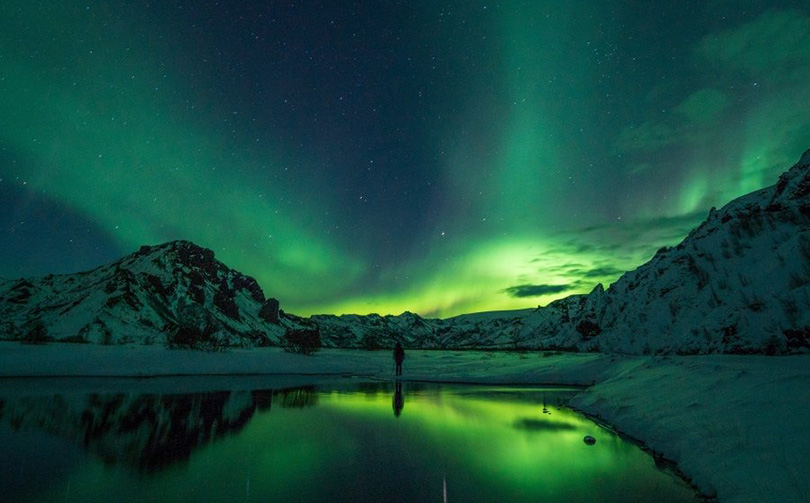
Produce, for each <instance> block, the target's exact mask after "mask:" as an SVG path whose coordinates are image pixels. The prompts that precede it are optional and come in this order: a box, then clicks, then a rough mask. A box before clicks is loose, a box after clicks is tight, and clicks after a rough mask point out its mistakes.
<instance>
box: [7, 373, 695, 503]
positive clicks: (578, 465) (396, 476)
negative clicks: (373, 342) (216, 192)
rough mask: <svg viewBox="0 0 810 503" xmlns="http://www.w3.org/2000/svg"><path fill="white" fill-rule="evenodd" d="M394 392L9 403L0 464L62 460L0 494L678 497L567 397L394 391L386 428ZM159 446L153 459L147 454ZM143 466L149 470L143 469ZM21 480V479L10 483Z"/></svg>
mask: <svg viewBox="0 0 810 503" xmlns="http://www.w3.org/2000/svg"><path fill="white" fill-rule="evenodd" d="M394 391H395V390H394V387H393V386H392V385H390V384H387V383H380V384H371V385H364V386H360V387H353V388H351V389H336V390H328V391H320V390H316V389H314V388H301V389H295V390H285V391H283V392H278V391H276V392H273V391H263V392H255V391H254V392H233V393H229V392H220V393H205V394H191V395H165V396H160V395H120V394H118V395H88V396H85V397H68V398H65V397H47V398H42V397H41V398H39V399H33V398H25V399H19V398H18V399H14V400H9V401H6V402H4V406H3V408H2V409H0V411H2V416H1V417H2V424H3V425H4V426H5V425H7V424H11V425H12V427H13V429H16V430H18V431H21V432H22V433H13V434H12V433H10V432H9V431H8V429H7V428H2V429H0V440H4V442H3V445H9V446H11V447H9V448H10V449H14V446H15V445H17V446H18V447H17V450H16V451H5V449H4V450H3V451H4V452H3V455H2V457H1V458H0V467H2V464H6V463H9V459H10V458H12V457H13V458H15V459H16V458H19V459H20V460H22V461H21V463H22V464H23V465H26V464H27V465H28V466H37V462H36V460H37V458H38V457H42V456H47V454H46V453H44V452H43V451H45V450H52V449H56V450H62V451H65V452H66V455H65V456H63V457H62V458H61V464H60V461H59V460H53V459H51V460H50V461H49V462H50V463H56V464H57V465H59V466H57V467H55V469H53V470H49V476H48V477H47V478H48V480H47V483H42V482H41V481H40V478H39V476H40V475H41V474H39V473H35V472H30V471H29V472H25V471H20V473H19V474H16V473H15V474H14V475H15V476H14V477H11V478H9V477H6V476H5V475H9V474H10V473H11V471H10V470H6V469H5V468H3V473H2V474H3V475H4V477H3V480H4V482H3V483H2V484H0V486H7V487H0V489H3V490H4V494H9V493H10V494H12V495H14V494H15V493H14V491H17V492H18V494H17V495H18V496H20V497H21V499H25V498H24V497H23V496H25V497H28V496H29V495H33V499H35V500H43V501H44V500H55V499H60V498H62V499H64V497H65V491H66V490H69V491H70V493H71V496H70V499H71V500H81V501H101V500H105V499H107V498H110V497H112V495H114V496H115V499H116V500H119V501H127V500H132V501H136V500H137V501H140V500H148V499H150V498H151V499H154V498H155V497H156V495H160V499H161V500H162V501H188V500H199V499H201V498H204V499H206V500H223V501H224V500H232V499H246V500H251V499H253V500H266V499H268V498H270V499H273V500H280V501H335V500H336V499H337V500H351V501H364V500H365V501H396V500H402V501H426V500H428V499H436V498H441V496H440V494H441V493H442V491H444V490H446V491H447V494H448V500H451V501H452V500H455V501H470V500H475V501H521V500H532V501H536V500H538V499H545V500H548V499H552V500H563V499H565V500H567V501H569V500H573V501H577V500H584V499H589V500H590V499H599V500H600V501H611V499H610V498H614V499H612V500H613V501H626V500H627V498H641V499H642V500H646V499H655V500H658V501H688V500H690V499H691V498H692V496H693V493H692V492H691V491H690V490H689V488H688V487H685V486H684V485H683V484H682V483H680V482H679V481H677V480H676V479H675V478H674V477H671V476H669V475H667V474H664V473H663V472H660V471H658V470H657V469H656V468H655V465H654V462H653V460H652V459H651V458H650V457H649V456H648V455H646V454H645V453H643V452H642V451H641V450H640V449H639V448H638V447H636V446H634V445H632V444H629V443H627V442H625V441H623V440H622V439H620V438H619V437H617V436H616V435H614V434H612V433H610V432H608V431H605V430H602V429H601V428H599V427H598V426H597V425H595V424H594V423H592V422H590V421H588V420H587V419H585V418H583V417H582V416H580V415H578V414H576V413H574V412H572V411H570V410H567V409H563V408H559V407H558V405H557V404H559V403H562V402H564V401H567V399H568V398H570V395H571V393H573V392H574V391H571V392H566V391H559V390H545V391H544V390H529V389H525V388H517V389H505V388H492V387H491V388H484V387H447V386H445V387H437V386H425V385H417V384H410V383H406V384H405V385H404V386H403V394H402V399H403V401H404V404H403V405H404V407H403V408H402V410H401V415H400V416H399V417H395V415H394V414H393V413H392V403H393V401H394V400H395V398H394V397H395V393H394ZM123 404H129V405H127V406H124V405H123ZM134 404H137V406H135V405H134ZM271 404H272V407H271ZM105 414H106V416H104V415H105ZM101 416H104V417H106V420H105V421H101V420H100V417H101ZM145 418H149V419H145ZM91 419H92V420H91ZM88 421H89V423H88ZM90 423H92V424H93V425H94V427H93V428H92V429H91V428H89V427H88V426H87V425H88V424H90ZM4 430H5V431H4ZM32 430H39V431H45V432H47V433H48V434H49V435H54V434H55V435H57V436H61V437H67V438H69V439H70V440H71V442H72V444H73V446H75V445H82V446H83V447H84V449H86V451H89V452H90V453H92V454H91V455H87V454H86V453H85V451H82V452H79V451H78V450H77V449H76V448H75V447H70V448H67V447H65V445H64V442H63V441H62V440H54V439H53V438H51V439H49V440H37V441H36V442H32V443H31V444H30V445H36V446H39V447H38V449H39V450H38V451H37V452H26V451H25V450H24V449H25V447H19V446H26V445H29V443H28V442H23V443H21V442H16V443H15V442H14V441H13V440H14V438H15V435H23V434H26V433H27V434H31V432H32ZM91 431H92V433H93V435H90V433H89V432H91ZM586 434H592V435H595V436H596V437H597V438H598V442H597V445H596V446H592V447H589V446H587V445H585V444H584V443H583V441H582V439H583V437H584V435H586ZM7 439H11V440H12V442H10V443H6V442H5V440H7ZM161 439H163V441H164V444H163V449H162V453H161V449H156V448H155V446H156V445H160V442H161ZM75 440H80V442H75ZM167 442H168V443H167ZM172 442H174V444H172ZM46 446H47V447H46ZM178 446H183V447H182V449H180V450H177V449H176V447H178ZM102 447H103V448H102ZM21 449H22V451H21ZM139 449H141V450H140V451H139ZM161 455H163V456H167V457H168V459H165V460H164V462H162V463H161V462H160V460H159V459H156V458H155V456H158V457H159V456H161ZM173 455H174V456H176V458H171V456H173ZM111 456H112V458H111ZM116 456H117V457H118V458H117V461H119V462H118V463H116V464H112V465H111V464H110V460H111V459H115V458H116ZM124 456H129V457H130V459H129V461H127V460H125V459H122V457H124ZM177 458H180V459H182V460H184V461H185V462H184V463H177V462H176V461H177V460H178V459H177ZM145 461H148V462H150V463H151V468H152V469H151V470H146V471H144V470H143V466H142V464H143V463H144V462H145ZM173 461H174V462H173ZM133 466H134V467H138V466H140V469H135V470H133V469H131V468H130V467H133ZM7 472H8V473H7ZM25 476H28V477H33V478H32V479H31V480H29V481H28V482H26V481H25V480H20V478H24V477H25ZM68 488H69V489H68ZM336 495H337V496H336ZM606 498H607V499H606Z"/></svg>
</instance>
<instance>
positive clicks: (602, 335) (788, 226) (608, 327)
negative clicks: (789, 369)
mask: <svg viewBox="0 0 810 503" xmlns="http://www.w3.org/2000/svg"><path fill="white" fill-rule="evenodd" d="M525 322H526V326H527V330H529V331H531V332H532V333H533V341H534V344H532V345H536V346H538V347H561V348H570V349H577V350H591V351H593V350H596V351H603V352H622V353H635V354H640V353H651V352H653V353H683V354H706V353H769V354H781V353H789V352H796V351H805V350H806V349H807V348H808V347H810V344H809V343H808V342H809V341H808V336H810V151H807V152H805V154H804V155H803V156H802V158H801V160H800V161H799V162H798V163H797V164H796V165H794V166H793V167H792V168H791V169H790V170H789V171H788V172H786V173H784V174H782V176H780V178H779V181H778V182H777V183H776V184H775V185H773V186H771V187H767V188H765V189H762V190H758V191H756V192H752V193H750V194H747V195H745V196H742V197H740V198H738V199H735V200H734V201H732V202H730V203H728V204H727V205H726V206H724V207H723V208H721V209H720V210H715V209H714V208H712V210H711V211H710V212H709V216H708V218H707V219H706V220H705V221H704V222H703V223H702V224H701V225H700V226H699V227H698V228H697V229H695V230H693V231H692V232H691V233H690V234H689V235H688V236H687V237H686V238H685V239H684V240H683V241H682V242H681V243H680V244H678V245H677V246H675V247H673V248H663V249H661V250H659V251H658V252H657V253H656V254H655V256H654V257H653V258H652V259H651V260H650V261H649V262H647V263H646V264H644V265H642V266H640V267H639V268H638V269H636V270H634V271H631V272H628V273H626V274H624V275H623V276H622V277H621V278H619V279H618V280H617V281H616V282H615V283H614V284H613V285H611V286H610V287H609V288H608V289H607V290H605V289H603V288H602V286H601V285H597V287H596V288H595V289H594V290H593V291H592V292H591V293H590V294H588V295H577V296H572V297H568V298H565V299H561V300H559V301H556V302H553V303H551V304H549V305H548V306H547V307H546V308H542V309H538V310H537V311H536V312H535V313H533V314H532V315H530V316H528V317H527V318H525Z"/></svg>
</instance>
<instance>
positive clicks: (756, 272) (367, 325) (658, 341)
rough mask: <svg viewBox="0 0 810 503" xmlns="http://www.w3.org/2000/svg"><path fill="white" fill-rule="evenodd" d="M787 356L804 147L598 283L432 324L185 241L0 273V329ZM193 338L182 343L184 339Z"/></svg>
mask: <svg viewBox="0 0 810 503" xmlns="http://www.w3.org/2000/svg"><path fill="white" fill-rule="evenodd" d="M302 327H308V328H317V329H318V330H319V332H320V334H321V339H322V341H323V344H324V346H327V347H344V348H368V349H372V348H386V347H392V346H393V345H394V343H395V342H397V341H399V342H402V343H404V344H405V345H406V346H407V347H411V348H503V349H507V348H546V349H570V350H578V351H603V352H622V353H649V352H654V353H686V354H693V353H716V352H722V353H751V352H764V353H788V352H795V351H806V350H807V349H808V348H810V340H809V339H810V150H808V151H807V152H805V154H804V155H803V156H802V158H801V160H800V161H799V162H798V163H797V164H796V165H795V166H793V167H792V168H791V169H790V170H789V171H788V172H786V173H784V174H783V175H782V176H781V177H780V178H779V181H778V182H777V183H776V184H775V185H773V186H771V187H767V188H764V189H762V190H759V191H756V192H752V193H751V194H748V195H745V196H742V197H740V198H738V199H735V200H734V201H732V202H730V203H729V204H727V205H726V206H724V207H723V208H721V209H720V210H715V209H714V208H713V209H712V210H711V211H710V212H709V216H708V218H707V219H706V221H705V222H703V223H702V224H701V225H700V226H699V227H698V228H697V229H695V230H693V231H692V232H691V233H690V234H689V235H688V236H687V237H686V238H685V239H684V240H683V241H682V242H681V243H680V244H678V245H677V246H675V247H672V248H662V249H661V250H659V251H658V252H657V253H656V254H655V256H654V257H653V258H652V259H651V260H650V261H649V262H647V263H646V264H644V265H642V266H640V267H639V268H637V269H636V270H634V271H631V272H628V273H626V274H624V275H623V276H622V277H621V278H619V279H618V280H617V281H616V282H615V283H613V284H612V285H610V287H609V288H608V289H604V288H603V287H602V286H601V285H598V286H597V287H596V288H595V289H594V290H593V291H592V292H591V293H590V294H587V295H574V296H571V297H567V298H565V299H561V300H558V301H556V302H553V303H551V304H549V305H548V306H546V307H543V308H538V309H535V310H522V311H509V312H495V313H479V314H470V315H463V316H457V317H455V318H450V319H445V320H438V319H426V318H422V317H420V316H418V315H416V314H413V313H410V312H405V313H403V314H401V315H398V316H390V315H389V316H379V315H368V316H358V315H343V316H333V315H319V316H313V317H311V318H309V319H302V318H299V317H296V316H294V315H290V314H287V313H284V312H283V311H281V310H280V309H279V304H278V301H276V300H274V299H265V296H264V293H263V291H262V289H261V288H260V287H259V285H258V284H257V283H256V280H254V279H253V278H251V277H249V276H245V275H243V274H241V273H239V272H237V271H234V270H232V269H230V268H228V267H227V266H226V265H224V264H222V263H221V262H219V261H217V260H216V259H215V258H214V253H213V252H212V251H211V250H207V249H205V248H201V247H199V246H196V245H194V244H193V243H189V242H187V241H175V242H171V243H167V244H163V245H159V246H151V247H150V246H144V247H142V248H141V249H140V250H139V251H138V252H136V253H134V254H132V255H129V256H127V257H124V258H123V259H121V260H119V261H116V262H114V263H112V264H109V265H105V266H102V267H99V268H97V269H94V270H92V271H88V272H85V273H78V274H68V275H60V276H54V275H50V276H45V277H43V278H32V279H19V280H0V338H6V339H8V338H12V339H27V340H30V341H37V340H43V339H48V338H53V339H56V340H64V341H87V342H96V343H104V344H109V343H139V344H152V343H158V344H169V345H178V346H194V347H209V348H210V347H211V346H213V347H218V346H224V345H228V346H247V347H251V346H257V345H276V344H278V342H279V339H280V338H281V337H282V336H283V335H284V334H285V333H286V332H287V330H289V329H295V328H302ZM191 342H193V343H194V344H190V343H191Z"/></svg>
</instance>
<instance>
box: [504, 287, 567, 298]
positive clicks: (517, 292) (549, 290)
mask: <svg viewBox="0 0 810 503" xmlns="http://www.w3.org/2000/svg"><path fill="white" fill-rule="evenodd" d="M576 286H577V285H576V284H568V285H516V286H510V287H509V288H505V289H504V290H503V291H504V292H506V293H507V294H509V296H510V297H516V298H522V297H540V296H541V295H552V294H555V293H562V292H567V291H569V290H573V289H574V288H576Z"/></svg>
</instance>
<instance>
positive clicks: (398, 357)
mask: <svg viewBox="0 0 810 503" xmlns="http://www.w3.org/2000/svg"><path fill="white" fill-rule="evenodd" d="M404 359H405V350H404V349H402V344H400V343H398V342H397V345H396V347H395V348H394V362H395V363H396V364H397V366H396V374H397V375H398V376H401V375H402V360H404Z"/></svg>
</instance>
